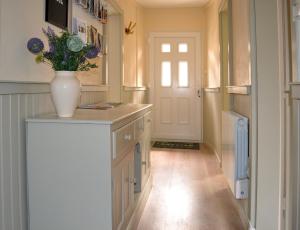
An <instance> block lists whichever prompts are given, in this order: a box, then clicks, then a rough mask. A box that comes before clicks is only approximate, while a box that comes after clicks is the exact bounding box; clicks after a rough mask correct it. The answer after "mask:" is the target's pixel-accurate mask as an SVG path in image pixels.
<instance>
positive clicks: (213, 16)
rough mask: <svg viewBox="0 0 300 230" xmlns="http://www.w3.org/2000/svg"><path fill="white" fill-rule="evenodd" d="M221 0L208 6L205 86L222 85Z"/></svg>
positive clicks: (216, 0) (213, 1) (215, 0)
mask: <svg viewBox="0 0 300 230" xmlns="http://www.w3.org/2000/svg"><path fill="white" fill-rule="evenodd" d="M220 4H221V0H212V1H211V2H210V3H209V4H208V5H207V6H206V9H205V10H206V18H207V76H206V78H205V87H220V44H219V14H218V12H219V8H220Z"/></svg>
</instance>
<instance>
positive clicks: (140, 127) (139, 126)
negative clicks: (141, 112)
mask: <svg viewBox="0 0 300 230" xmlns="http://www.w3.org/2000/svg"><path fill="white" fill-rule="evenodd" d="M143 133H144V118H143V117H142V118H139V119H137V120H136V121H135V122H134V136H135V139H136V140H137V139H138V138H139V137H140V136H141V135H143Z"/></svg>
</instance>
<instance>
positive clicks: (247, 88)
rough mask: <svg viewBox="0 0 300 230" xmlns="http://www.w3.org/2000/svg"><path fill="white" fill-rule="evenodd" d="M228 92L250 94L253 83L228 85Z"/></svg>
mask: <svg viewBox="0 0 300 230" xmlns="http://www.w3.org/2000/svg"><path fill="white" fill-rule="evenodd" d="M226 88H227V92H228V93H230V94H240V95H250V94H251V85H244V86H226Z"/></svg>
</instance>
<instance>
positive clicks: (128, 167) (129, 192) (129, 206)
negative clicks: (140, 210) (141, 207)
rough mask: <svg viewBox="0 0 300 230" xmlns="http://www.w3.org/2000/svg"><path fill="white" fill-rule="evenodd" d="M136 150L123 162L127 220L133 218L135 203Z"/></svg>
mask: <svg viewBox="0 0 300 230" xmlns="http://www.w3.org/2000/svg"><path fill="white" fill-rule="evenodd" d="M133 152H134V150H131V151H130V153H128V154H127V156H126V157H125V159H124V160H123V161H122V172H123V173H122V174H123V179H122V184H123V195H122V200H123V213H124V217H125V219H126V220H128V219H129V218H130V216H131V213H132V210H133V202H134V153H133Z"/></svg>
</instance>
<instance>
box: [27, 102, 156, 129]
mask: <svg viewBox="0 0 300 230" xmlns="http://www.w3.org/2000/svg"><path fill="white" fill-rule="evenodd" d="M151 107H152V105H151V104H123V105H120V106H117V107H115V108H111V109H107V110H97V109H77V110H76V111H75V114H74V116H73V117H70V118H60V117H58V116H57V114H46V115H41V116H37V117H35V118H29V119H27V120H26V121H27V122H38V123H41V122H47V123H49V122H50V123H51V122H53V123H93V124H95V123H96V124H106V125H111V124H114V123H116V122H119V121H121V120H123V119H125V118H128V117H130V116H134V115H135V114H138V113H140V112H142V111H143V110H150V109H151Z"/></svg>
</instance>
